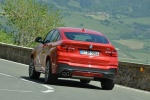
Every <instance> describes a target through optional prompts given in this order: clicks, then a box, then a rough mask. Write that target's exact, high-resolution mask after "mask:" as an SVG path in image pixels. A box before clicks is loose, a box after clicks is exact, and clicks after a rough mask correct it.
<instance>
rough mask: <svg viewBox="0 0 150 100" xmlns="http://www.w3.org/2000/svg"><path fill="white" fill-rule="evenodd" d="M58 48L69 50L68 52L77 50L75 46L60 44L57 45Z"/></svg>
mask: <svg viewBox="0 0 150 100" xmlns="http://www.w3.org/2000/svg"><path fill="white" fill-rule="evenodd" d="M57 48H58V50H60V51H67V52H72V51H74V50H75V48H74V47H67V46H65V45H60V46H57Z"/></svg>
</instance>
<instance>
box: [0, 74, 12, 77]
mask: <svg viewBox="0 0 150 100" xmlns="http://www.w3.org/2000/svg"><path fill="white" fill-rule="evenodd" d="M0 75H3V76H7V77H13V76H11V75H8V74H4V73H0Z"/></svg>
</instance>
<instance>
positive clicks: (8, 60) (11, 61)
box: [0, 58, 28, 67]
mask: <svg viewBox="0 0 150 100" xmlns="http://www.w3.org/2000/svg"><path fill="white" fill-rule="evenodd" d="M0 60H2V61H7V62H10V63H13V64H18V65H23V66H26V67H28V65H26V64H21V63H18V62H14V61H10V60H6V59H1V58H0Z"/></svg>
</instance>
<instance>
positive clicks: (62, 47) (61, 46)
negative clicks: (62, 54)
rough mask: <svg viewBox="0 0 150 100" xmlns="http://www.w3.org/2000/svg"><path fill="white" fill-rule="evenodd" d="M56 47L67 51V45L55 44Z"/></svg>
mask: <svg viewBox="0 0 150 100" xmlns="http://www.w3.org/2000/svg"><path fill="white" fill-rule="evenodd" d="M57 49H58V50H60V51H67V46H65V45H60V46H57Z"/></svg>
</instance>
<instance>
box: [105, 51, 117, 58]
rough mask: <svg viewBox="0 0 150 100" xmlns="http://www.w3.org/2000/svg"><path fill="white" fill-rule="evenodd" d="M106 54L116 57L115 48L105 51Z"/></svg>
mask: <svg viewBox="0 0 150 100" xmlns="http://www.w3.org/2000/svg"><path fill="white" fill-rule="evenodd" d="M105 54H106V55H109V56H112V57H117V56H118V53H117V50H111V51H105Z"/></svg>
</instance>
